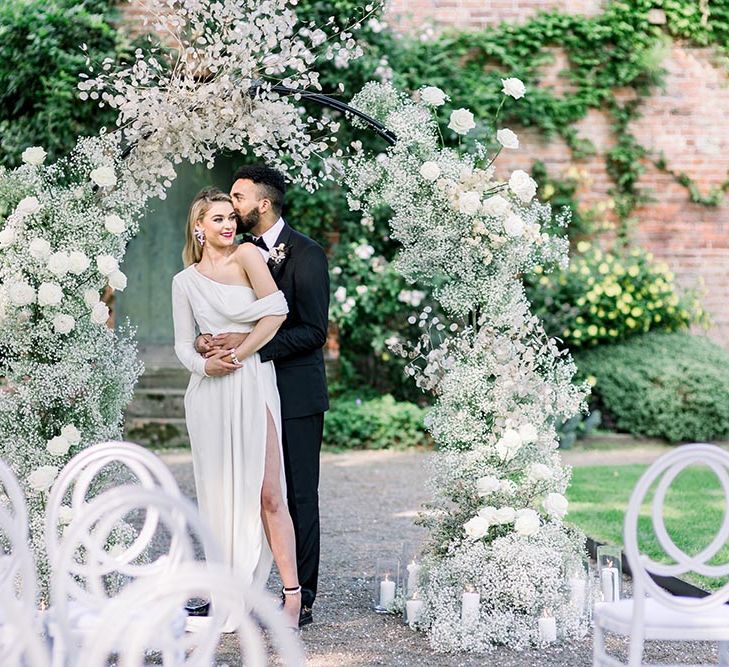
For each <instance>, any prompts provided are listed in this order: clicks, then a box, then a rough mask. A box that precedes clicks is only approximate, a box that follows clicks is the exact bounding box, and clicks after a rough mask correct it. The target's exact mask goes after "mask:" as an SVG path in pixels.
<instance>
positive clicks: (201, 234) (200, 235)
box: [193, 227, 205, 246]
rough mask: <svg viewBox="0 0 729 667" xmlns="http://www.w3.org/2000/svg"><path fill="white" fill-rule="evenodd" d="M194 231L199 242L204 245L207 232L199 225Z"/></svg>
mask: <svg viewBox="0 0 729 667" xmlns="http://www.w3.org/2000/svg"><path fill="white" fill-rule="evenodd" d="M193 233H194V234H195V238H196V239H197V242H198V243H199V244H200V245H201V246H203V245H205V232H204V231H203V230H202V229H200V228H199V227H195V229H194V230H193Z"/></svg>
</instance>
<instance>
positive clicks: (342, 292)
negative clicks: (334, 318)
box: [334, 285, 347, 303]
mask: <svg viewBox="0 0 729 667" xmlns="http://www.w3.org/2000/svg"><path fill="white" fill-rule="evenodd" d="M334 298H335V299H336V300H337V301H338V302H339V303H344V302H345V301H346V300H347V288H346V287H344V285H342V286H340V287H337V289H336V291H335V292H334Z"/></svg>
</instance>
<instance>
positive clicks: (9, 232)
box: [0, 226, 15, 248]
mask: <svg viewBox="0 0 729 667" xmlns="http://www.w3.org/2000/svg"><path fill="white" fill-rule="evenodd" d="M13 243H15V227H12V226H8V227H6V228H5V229H3V230H2V231H1V232H0V248H9V247H10V246H11V245H13Z"/></svg>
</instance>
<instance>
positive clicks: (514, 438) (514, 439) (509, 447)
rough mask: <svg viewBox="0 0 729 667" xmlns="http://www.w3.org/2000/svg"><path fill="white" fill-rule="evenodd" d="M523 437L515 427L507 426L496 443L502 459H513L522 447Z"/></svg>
mask: <svg viewBox="0 0 729 667" xmlns="http://www.w3.org/2000/svg"><path fill="white" fill-rule="evenodd" d="M521 445H522V442H521V437H520V436H519V433H518V432H517V431H515V430H514V429H513V428H507V429H506V431H504V434H503V435H502V436H501V438H500V439H499V441H498V442H497V443H496V452H497V454H498V455H499V457H500V458H501V460H502V461H509V460H510V459H513V458H514V456H515V455H516V453H517V452H518V451H519V448H520V447H521Z"/></svg>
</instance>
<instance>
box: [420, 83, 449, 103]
mask: <svg viewBox="0 0 729 667" xmlns="http://www.w3.org/2000/svg"><path fill="white" fill-rule="evenodd" d="M420 99H421V100H423V102H425V103H426V104H430V106H432V107H439V106H442V105H443V104H445V103H446V100H447V99H448V96H447V95H446V94H445V93H444V92H443V91H442V90H441V89H440V88H437V87H436V86H426V87H425V88H423V90H421V91H420Z"/></svg>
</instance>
